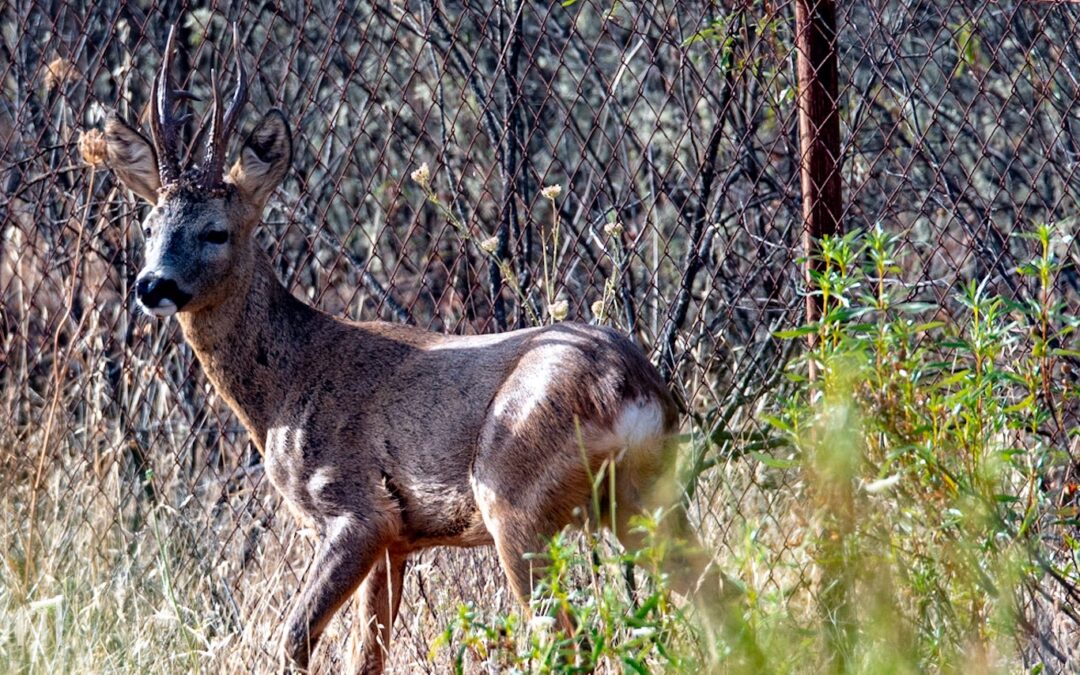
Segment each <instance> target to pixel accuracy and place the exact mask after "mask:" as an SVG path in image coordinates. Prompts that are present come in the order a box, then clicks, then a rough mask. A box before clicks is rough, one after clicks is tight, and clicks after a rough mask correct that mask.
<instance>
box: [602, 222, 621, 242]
mask: <svg viewBox="0 0 1080 675" xmlns="http://www.w3.org/2000/svg"><path fill="white" fill-rule="evenodd" d="M622 233H623V224H622V223H621V222H619V221H617V220H613V221H611V222H610V223H608V224H606V225H604V234H606V235H607V236H609V237H612V238H613V239H617V238H618V237H619V236H621V235H622Z"/></svg>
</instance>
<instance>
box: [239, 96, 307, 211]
mask: <svg viewBox="0 0 1080 675" xmlns="http://www.w3.org/2000/svg"><path fill="white" fill-rule="evenodd" d="M291 162H292V135H291V134H290V133H289V122H288V120H286V119H285V114H284V113H283V112H281V111H280V110H278V109H277V108H273V109H271V110H270V111H269V112H268V113H266V114H265V115H263V118H262V119H261V120H259V123H258V124H257V125H255V128H254V129H252V130H251V133H250V134H248V137H247V140H245V141H244V147H243V148H241V149H240V159H238V160H236V164H233V166H232V169H230V170H229V177H230V178H231V179H232V182H233V183H234V184H235V185H236V187H237V188H238V189H239V190H240V192H241V194H242V195H243V196H244V197H245V198H246V199H248V200H249V201H250V202H251V203H252V205H253V206H254V207H255V208H256V209H257V210H259V211H262V208H263V207H264V206H265V205H266V200H267V199H269V198H270V195H271V194H273V192H274V190H275V189H276V188H277V186H278V184H279V183H281V179H282V178H284V177H285V172H286V171H288V170H289V164H290V163H291Z"/></svg>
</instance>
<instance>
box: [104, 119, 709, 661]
mask: <svg viewBox="0 0 1080 675" xmlns="http://www.w3.org/2000/svg"><path fill="white" fill-rule="evenodd" d="M117 128H119V127H117ZM123 128H124V129H126V130H127V131H130V132H131V133H113V134H110V135H109V136H108V142H109V143H110V146H112V145H117V144H121V145H120V146H118V147H116V148H111V149H110V153H109V156H110V158H111V161H112V162H113V163H114V166H113V168H114V169H116V171H117V175H118V177H120V179H121V180H122V181H124V182H125V183H126V184H128V185H129V186H130V187H132V188H133V189H134V190H135V191H136V192H138V193H139V194H143V193H144V192H145V187H146V183H147V182H152V177H153V176H156V167H154V166H147V161H146V158H147V156H148V155H149V156H150V157H153V153H152V151H150V150H149V147H140V146H139V145H138V144H139V143H142V144H144V145H148V144H146V141H145V139H143V138H142V137H141V136H140V135H139V134H137V133H135V132H134V131H132V130H130V128H127V127H126V126H125V127H123ZM290 156H291V143H290V141H289V138H288V129H287V126H286V125H285V124H284V118H283V116H281V115H280V113H270V114H268V115H267V116H266V117H264V119H263V121H262V122H260V124H259V125H258V126H257V127H256V130H255V131H253V132H252V133H251V135H250V136H249V137H248V140H247V142H246V143H245V145H244V148H243V149H242V150H241V157H240V160H239V161H238V162H237V164H236V166H234V167H233V169H232V170H231V171H230V180H231V182H232V184H233V185H234V186H235V187H234V188H231V189H229V190H228V191H226V193H224V194H214V195H200V194H197V193H192V192H191V191H190V190H187V189H183V188H182V187H177V188H173V187H171V186H164V187H163V188H162V189H161V190H160V191H159V192H158V194H157V196H156V200H155V201H156V208H155V209H154V210H153V211H152V212H151V214H150V216H149V217H148V218H147V223H148V225H147V227H148V230H149V231H150V239H149V241H148V246H147V250H148V254H147V258H148V260H147V266H146V269H145V270H144V272H143V274H151V273H152V274H154V275H157V276H158V277H159V278H164V277H168V278H169V279H172V280H174V281H175V282H176V283H177V284H178V286H179V287H181V288H183V289H185V291H186V292H187V293H188V294H189V295H190V296H191V298H190V301H189V302H188V303H187V304H186V305H184V306H183V307H181V308H180V310H181V311H180V313H179V314H178V317H179V321H180V324H181V326H182V328H183V332H184V336H185V338H186V339H187V341H188V342H189V343H190V344H191V346H192V348H193V349H194V351H195V353H196V355H197V356H198V359H199V361H200V363H201V364H202V367H203V368H204V369H205V371H206V373H207V375H208V376H209V378H210V380H211V382H212V383H213V384H214V386H215V387H216V389H217V390H218V392H219V393H220V394H221V395H222V396H223V397H224V398H225V400H226V401H227V402H228V404H229V406H230V407H231V408H232V409H233V410H234V411H235V412H236V414H237V415H238V416H239V417H240V419H241V421H242V422H243V424H244V426H245V427H246V428H247V429H248V431H249V433H250V434H251V437H252V439H253V440H254V442H255V443H256V445H257V446H258V447H259V449H260V450H261V451H262V453H263V456H264V460H265V466H266V471H267V474H268V476H269V478H270V480H271V482H272V483H273V484H274V486H275V487H276V488H277V489H278V490H279V491H280V492H281V494H282V495H283V496H284V498H285V499H286V501H287V502H288V503H289V504H290V506H291V507H292V508H293V509H294V510H295V511H297V512H298V514H300V515H301V517H303V518H305V519H307V520H309V521H310V522H312V523H313V524H314V525H315V526H317V527H318V529H319V530H320V532H321V538H322V542H321V545H320V547H319V552H318V554H317V555H318V559H317V561H316V562H315V564H314V565H313V567H312V569H313V573H312V578H311V579H310V580H309V581H308V583H307V585H306V587H305V589H304V590H303V592H302V594H301V596H300V598H299V600H298V601H297V603H296V606H295V609H294V610H293V612H292V615H291V616H290V618H289V620H288V622H287V626H286V629H285V636H284V644H283V652H284V657H285V658H286V659H287V661H288V662H289V663H291V664H293V665H294V666H299V667H301V668H303V667H306V665H307V663H308V660H309V657H310V653H311V648H312V647H313V646H314V644H315V642H316V641H317V640H318V638H319V635H320V634H321V632H322V631H323V629H324V627H325V626H326V624H327V622H328V621H329V620H330V618H331V617H332V616H333V614H334V612H335V611H336V610H337V609H338V608H339V607H340V606H341V605H342V604H343V603H344V602H345V600H346V599H347V598H348V597H349V596H350V594H352V593H353V592H354V591H356V589H357V588H358V587H359V586H360V585H361V583H363V585H364V590H363V592H362V605H363V612H364V617H365V618H363V619H362V620H361V621H360V622H359V626H360V633H361V638H362V640H363V649H362V653H361V655H360V663H358V664H357V668H358V670H359V671H360V672H365V673H376V672H380V671H381V670H382V665H383V660H384V651H383V647H381V646H380V645H382V646H386V645H389V642H390V640H389V638H390V633H391V628H392V625H393V621H394V616H395V614H396V612H397V608H398V603H399V601H400V597H401V584H402V575H403V573H404V566H405V561H406V559H407V557H408V555H409V554H410V553H413V552H415V551H417V550H419V549H423V548H426V547H429V546H434V545H450V546H475V545H481V544H489V543H494V545H495V546H496V548H497V550H498V554H499V558H500V561H501V563H502V565H503V568H504V569H505V571H506V573H507V575H508V577H509V579H510V583H511V585H512V587H513V590H514V592H515V593H516V594H517V596H518V597H519V598H520V599H521V600H522V601H525V600H527V598H528V596H529V594H530V590H531V585H532V583H533V579H534V576H535V575H536V574H538V573H540V571H541V570H539V569H536V568H534V565H531V564H530V562H529V561H527V560H526V559H525V558H524V557H523V556H524V554H526V553H528V552H534V551H541V550H543V548H544V546H545V540H546V539H547V538H548V537H550V536H551V535H553V534H555V533H556V532H558V531H559V530H560V529H561V528H562V527H564V526H565V525H567V524H568V523H571V522H575V521H577V522H580V521H581V519H582V516H583V515H584V516H588V515H589V514H588V511H589V504H590V492H591V491H590V481H589V477H590V473H595V472H597V471H599V470H601V468H602V467H603V466H604V465H605V463H614V464H615V465H616V466H617V470H616V480H617V487H616V490H617V495H615V496H616V497H617V500H618V514H617V516H616V518H615V519H614V520H616V521H617V522H616V523H615V524H616V527H617V533H618V534H619V536H620V537H623V538H624V541H626V542H627V543H629V544H636V543H638V542H636V541H635V540H634V538H633V537H632V536H630V535H629V532H628V530H629V528H628V527H627V526H626V523H627V520H628V518H629V517H630V515H632V514H633V513H636V512H638V511H639V510H640V509H641V508H646V507H648V506H651V502H650V501H649V499H648V498H647V497H648V491H649V489H650V487H651V486H652V484H653V483H654V482H655V480H656V478H657V476H659V474H660V473H662V472H663V470H664V469H665V467H666V466H668V465H669V464H670V459H671V458H670V451H669V448H670V447H671V444H670V443H666V440H667V438H668V437H669V435H670V433H671V432H672V430H673V429H674V428H675V425H676V412H675V408H674V405H673V403H672V400H671V397H670V395H669V394H668V392H667V390H666V388H665V387H664V384H663V382H662V381H661V379H660V377H659V376H658V374H657V372H656V371H655V369H654V368H653V367H652V365H651V364H650V363H649V362H648V361H647V359H646V358H645V356H644V355H643V354H642V353H641V351H640V350H639V349H638V348H637V347H636V346H635V345H634V344H633V343H631V342H630V341H629V340H628V339H627V338H626V337H625V336H623V335H620V334H619V333H617V332H616V331H613V330H610V329H606V328H599V327H591V326H584V325H579V324H558V325H555V326H548V327H543V328H533V329H526V330H520V331H514V332H511V333H507V334H504V335H498V336H474V337H457V336H448V335H441V334H434V333H430V332H427V331H423V330H419V329H416V328H411V327H407V326H400V325H393V324H387V323H379V322H370V323H366V322H365V323H354V322H349V321H344V320H341V319H338V318H335V317H332V316H329V315H327V314H324V313H321V312H319V311H317V310H315V309H313V308H311V307H309V306H307V305H305V304H304V303H302V302H300V301H299V300H297V299H296V298H294V297H293V296H292V295H291V294H290V293H289V292H288V291H287V290H286V289H285V288H284V287H283V286H282V285H281V284H280V283H279V282H278V280H277V279H276V277H275V274H274V272H273V269H272V267H271V264H270V261H269V259H268V258H267V257H266V255H265V254H264V253H263V252H262V251H261V250H259V249H258V248H257V246H256V245H255V243H254V241H253V239H252V237H251V236H250V234H251V231H252V229H253V228H254V227H255V225H256V224H257V223H258V221H259V219H260V218H261V211H262V209H263V206H264V204H265V201H266V199H267V198H268V197H269V195H270V193H271V192H272V190H273V188H274V186H276V185H277V182H278V181H280V179H281V177H282V175H283V174H284V171H285V168H287V166H288V162H289V159H290ZM125 157H136V158H138V161H137V162H132V163H130V164H125V165H123V166H118V165H117V164H119V163H121V162H123V158H125ZM144 196H145V195H144ZM218 227H227V229H228V232H229V233H230V239H229V243H228V244H224V245H215V246H211V245H208V244H204V243H201V242H202V241H203V240H202V239H200V238H199V237H198V234H199V233H200V232H205V231H206V228H218ZM583 451H584V453H585V455H584V456H585V457H587V459H588V462H587V465H586V462H583V459H582V457H583V455H582V452H583ZM604 503H605V504H606V503H607V501H606V499H605V500H604ZM597 515H598V516H599V517H600V519H601V520H602V519H604V518H605V517H609V516H610V515H611V514H597ZM680 517H681V516H680ZM682 529H683V530H685V529H686V528H685V527H683V528H682ZM701 562H702V561H701V560H696V561H693V565H694V566H697V567H700V564H701Z"/></svg>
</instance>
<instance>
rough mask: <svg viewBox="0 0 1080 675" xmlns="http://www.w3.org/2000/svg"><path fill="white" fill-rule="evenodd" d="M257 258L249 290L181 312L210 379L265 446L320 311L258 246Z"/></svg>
mask: <svg viewBox="0 0 1080 675" xmlns="http://www.w3.org/2000/svg"><path fill="white" fill-rule="evenodd" d="M253 258H254V259H253V261H252V262H253V264H252V274H251V275H250V277H249V279H248V280H247V288H246V289H236V291H237V292H234V293H233V294H232V295H230V296H229V297H228V298H227V299H225V300H224V301H222V302H221V303H219V304H217V305H214V306H213V307H210V308H206V309H202V310H198V311H195V312H183V313H181V314H179V315H178V317H179V321H180V326H181V328H182V329H183V332H184V338H185V339H186V340H187V342H188V344H190V345H191V347H192V349H193V350H194V351H195V355H196V356H197V357H198V359H199V363H200V364H201V365H202V368H203V370H204V371H205V372H206V374H207V377H209V378H210V382H211V383H212V384H213V385H214V388H215V389H216V390H217V392H218V394H219V395H220V396H221V397H222V398H224V399H225V401H226V402H227V403H228V404H229V407H230V408H232V410H233V412H234V413H236V415H237V416H238V417H239V418H240V421H241V422H242V423H243V425H244V426H245V427H246V428H247V430H248V433H249V434H250V435H251V437H252V440H253V441H254V442H255V444H256V445H257V446H258V448H259V450H260V451H262V450H263V444H264V442H265V440H266V433H267V430H268V429H269V428H270V427H271V426H272V424H273V421H274V419H275V418H277V416H278V415H279V413H280V410H281V407H282V403H283V399H284V397H285V395H286V394H287V393H288V388H289V383H290V382H296V381H297V380H296V378H295V377H294V374H295V373H296V372H298V370H299V369H300V368H301V366H300V363H301V361H302V359H303V354H302V351H303V346H304V344H305V342H306V341H305V336H306V335H310V333H311V324H312V323H313V322H317V321H318V317H319V316H321V315H320V314H319V312H317V311H316V310H314V309H312V308H311V307H308V306H307V305H305V304H304V303H303V302H301V301H299V300H297V299H296V298H294V297H293V296H292V294H291V293H289V291H288V289H286V288H285V287H284V286H283V285H282V284H281V282H279V281H278V279H277V275H276V274H275V272H274V269H273V267H272V265H271V263H270V259H269V257H267V255H266V254H265V253H263V252H262V251H261V250H254V251H253Z"/></svg>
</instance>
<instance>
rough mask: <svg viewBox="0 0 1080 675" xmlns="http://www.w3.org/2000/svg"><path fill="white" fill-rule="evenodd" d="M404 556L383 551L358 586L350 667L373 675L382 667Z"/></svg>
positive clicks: (402, 573) (400, 582)
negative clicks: (357, 608)
mask: <svg viewBox="0 0 1080 675" xmlns="http://www.w3.org/2000/svg"><path fill="white" fill-rule="evenodd" d="M405 567H406V556H404V555H402V554H395V553H391V552H390V551H383V553H382V554H381V555H380V556H379V560H378V561H377V562H376V564H375V566H374V567H373V568H372V569H371V571H370V572H368V575H367V578H365V579H364V585H363V586H362V587H361V588H360V615H359V616H358V617H357V621H356V623H355V624H353V626H354V632H353V636H354V638H353V639H354V649H355V650H356V651H355V652H354V657H353V671H354V672H357V673H360V674H361V675H376V674H377V673H381V672H382V671H383V665H384V663H385V661H386V655H387V651H388V650H389V648H390V636H391V634H392V633H393V629H394V618H395V617H396V616H397V612H398V607H399V606H400V605H401V590H402V586H403V582H404V580H405Z"/></svg>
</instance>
